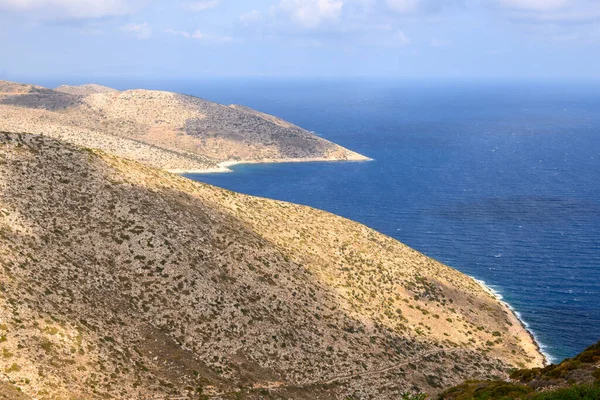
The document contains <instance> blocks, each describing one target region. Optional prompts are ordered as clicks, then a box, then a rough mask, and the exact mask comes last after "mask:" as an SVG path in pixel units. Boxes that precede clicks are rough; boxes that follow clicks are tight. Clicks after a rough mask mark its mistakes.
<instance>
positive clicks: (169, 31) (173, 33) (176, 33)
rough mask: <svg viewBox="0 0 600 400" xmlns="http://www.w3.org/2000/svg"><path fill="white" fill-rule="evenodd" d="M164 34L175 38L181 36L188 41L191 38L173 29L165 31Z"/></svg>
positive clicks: (190, 35) (183, 32) (188, 34)
mask: <svg viewBox="0 0 600 400" xmlns="http://www.w3.org/2000/svg"><path fill="white" fill-rule="evenodd" d="M165 32H166V33H168V34H170V35H175V36H181V37H184V38H186V39H189V38H191V37H192V34H191V33H189V32H186V31H178V30H175V29H165Z"/></svg>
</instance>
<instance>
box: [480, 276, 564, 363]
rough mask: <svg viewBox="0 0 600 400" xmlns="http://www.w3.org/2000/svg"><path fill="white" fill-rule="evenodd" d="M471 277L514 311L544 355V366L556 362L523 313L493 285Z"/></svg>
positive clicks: (523, 327) (522, 326)
mask: <svg viewBox="0 0 600 400" xmlns="http://www.w3.org/2000/svg"><path fill="white" fill-rule="evenodd" d="M469 277H470V278H471V279H473V280H474V281H475V282H476V283H477V284H478V285H479V286H481V287H482V288H483V289H484V290H485V291H486V292H488V293H489V294H490V295H492V296H493V297H494V298H495V299H496V300H498V301H499V302H500V303H501V304H503V305H504V306H505V307H506V308H507V309H508V310H509V311H510V312H512V313H513V314H514V316H515V317H516V319H517V320H518V321H519V323H520V324H521V328H522V329H523V330H524V331H525V332H526V333H527V334H528V335H529V337H531V340H532V341H533V343H534V344H535V346H536V348H537V351H538V352H539V353H540V354H541V355H542V357H543V359H544V366H547V365H550V364H553V363H554V361H555V360H554V359H553V357H552V356H551V355H550V354H548V353H547V352H546V351H545V350H544V348H545V347H546V346H544V345H543V344H542V343H541V342H540V340H539V339H538V338H537V337H536V336H535V333H534V332H533V331H532V330H531V328H530V326H529V324H528V323H527V322H526V321H525V320H524V319H523V317H522V316H521V314H520V313H519V312H518V311H517V310H515V308H514V307H513V306H512V305H511V304H510V303H508V302H507V301H505V300H504V296H502V293H500V292H498V291H497V290H495V289H494V288H492V287H491V286H488V284H487V283H486V282H485V281H484V280H481V279H477V278H475V277H473V276H470V275H469Z"/></svg>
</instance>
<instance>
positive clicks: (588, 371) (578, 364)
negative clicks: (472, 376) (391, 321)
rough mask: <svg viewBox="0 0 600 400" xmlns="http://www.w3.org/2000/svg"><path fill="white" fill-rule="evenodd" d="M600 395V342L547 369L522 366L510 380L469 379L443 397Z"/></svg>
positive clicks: (498, 399)
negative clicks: (471, 380) (524, 367)
mask: <svg viewBox="0 0 600 400" xmlns="http://www.w3.org/2000/svg"><path fill="white" fill-rule="evenodd" d="M598 398H600V342H598V343H596V344H595V345H593V346H590V347H588V348H587V349H585V350H584V351H583V352H582V353H581V354H579V355H577V356H576V357H573V358H570V359H566V360H564V361H563V362H561V363H560V364H552V365H548V366H546V367H544V368H533V369H520V370H517V371H514V372H512V373H511V375H510V380H509V381H484V382H466V383H464V384H462V385H459V386H457V387H454V388H452V389H449V390H447V391H446V392H445V393H443V394H442V395H441V396H440V400H471V399H486V400H506V399H523V400H525V399H531V400H564V399H590V400H592V399H598Z"/></svg>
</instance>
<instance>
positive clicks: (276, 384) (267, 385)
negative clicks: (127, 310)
mask: <svg viewBox="0 0 600 400" xmlns="http://www.w3.org/2000/svg"><path fill="white" fill-rule="evenodd" d="M469 352H471V350H468V349H438V350H430V351H424V352H421V353H418V354H416V355H415V356H413V357H411V358H409V359H406V360H404V361H402V362H399V363H397V364H394V365H391V366H388V367H384V368H379V369H375V370H371V371H365V372H359V373H355V374H345V375H338V376H335V377H333V378H330V379H327V380H321V381H314V382H308V383H302V384H293V385H287V384H285V383H284V382H267V383H265V384H262V385H254V386H253V387H252V389H254V390H261V389H266V390H269V389H281V388H304V387H309V386H317V385H331V384H333V383H336V382H339V381H346V380H349V379H355V378H369V377H374V376H377V375H380V374H383V373H386V372H389V371H393V370H395V369H398V368H402V367H405V366H407V365H408V364H411V363H413V362H416V361H419V360H422V359H423V358H425V357H429V356H432V355H435V354H441V353H444V354H450V353H452V354H454V353H469ZM233 393H235V392H227V393H215V394H211V395H209V396H208V397H209V398H218V397H220V396H224V395H228V394H233ZM169 400H171V399H169Z"/></svg>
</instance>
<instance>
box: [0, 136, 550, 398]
mask: <svg viewBox="0 0 600 400" xmlns="http://www.w3.org/2000/svg"><path fill="white" fill-rule="evenodd" d="M0 268H1V270H2V274H1V275H0V280H1V281H0V285H1V286H0V290H1V292H0V351H1V352H2V357H0V376H2V379H3V380H4V381H5V385H8V384H12V385H14V386H13V387H12V389H10V387H8V386H6V387H7V389H6V390H9V389H10V390H16V389H15V387H18V388H20V390H22V392H23V394H24V395H26V396H30V397H31V398H35V399H57V398H74V399H92V398H117V399H132V398H152V399H167V398H177V397H182V398H198V396H199V394H202V396H207V397H208V398H224V399H225V398H247V399H258V398H265V397H264V396H266V395H267V394H268V395H269V396H270V397H269V398H273V399H315V398H319V399H347V398H361V399H363V398H365V399H366V398H369V399H396V398H397V397H398V395H399V393H402V392H404V391H414V392H419V391H424V392H427V393H432V394H435V393H439V392H440V391H441V390H442V389H444V388H447V387H450V386H453V385H456V384H458V383H460V382H462V381H464V380H466V379H493V378H505V377H507V371H508V370H509V369H510V368H515V367H518V366H522V367H537V366H541V365H542V363H543V357H542V355H541V354H540V353H539V351H538V349H537V346H536V344H535V343H534V342H533V340H532V338H531V337H530V335H529V334H528V333H527V332H526V330H525V329H524V328H523V327H522V325H521V324H520V322H519V321H518V320H517V318H516V317H515V315H514V314H513V313H512V312H511V311H510V310H509V309H508V308H507V307H506V306H505V305H504V304H502V303H500V302H499V301H498V300H497V299H496V298H494V297H493V296H492V295H491V294H490V293H489V292H488V291H486V290H485V289H484V288H482V287H481V286H480V285H478V284H477V283H476V282H475V281H474V280H472V279H471V278H469V277H467V276H465V275H463V274H461V273H459V272H457V271H455V270H453V269H451V268H449V267H446V266H444V265H442V264H440V263H438V262H436V261H434V260H432V259H430V258H427V257H426V256H424V255H422V254H420V253H418V252H417V251H415V250H413V249H410V248H408V247H407V246H404V245H403V244H401V243H399V242H397V241H395V240H393V239H391V238H389V237H386V236H384V235H382V234H379V233H377V232H375V231H373V230H372V229H369V228H367V227H365V226H363V225H360V224H358V223H355V222H352V221H349V220H346V219H344V218H341V217H338V216H335V215H332V214H329V213H326V212H323V211H319V210H315V209H312V208H309V207H305V206H299V205H294V204H289V203H284V202H279V201H274V200H267V199H262V198H256V197H250V196H246V195H242V194H237V193H233V192H230V191H227V190H224V189H220V188H216V187H212V186H209V185H206V184H201V183H197V182H193V181H190V180H187V179H185V178H182V177H179V176H177V175H173V174H170V173H167V172H164V171H160V170H158V169H153V168H150V167H147V166H145V165H143V164H140V163H137V162H134V161H129V160H125V159H122V158H118V157H115V156H113V155H108V154H106V153H104V152H101V151H98V150H91V149H86V148H81V147H77V146H74V145H71V144H68V143H64V142H61V141H56V140H54V139H51V138H49V137H47V136H38V135H29V134H12V133H2V134H0ZM352 396H354V397H352ZM207 397H202V398H207Z"/></svg>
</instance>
